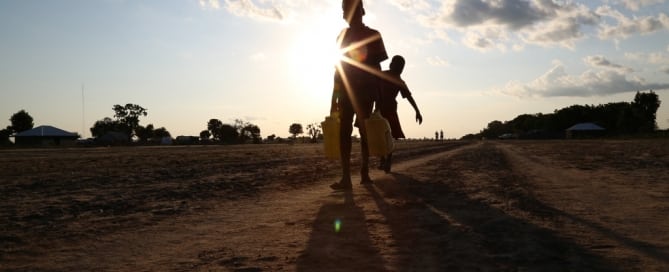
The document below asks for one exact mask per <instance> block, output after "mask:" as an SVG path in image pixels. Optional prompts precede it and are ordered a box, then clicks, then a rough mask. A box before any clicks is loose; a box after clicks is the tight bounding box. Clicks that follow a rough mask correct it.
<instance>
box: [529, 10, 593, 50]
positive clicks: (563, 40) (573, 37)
mask: <svg viewBox="0 0 669 272" xmlns="http://www.w3.org/2000/svg"><path fill="white" fill-rule="evenodd" d="M555 14H556V16H555V17H554V18H552V19H550V20H546V21H542V22H539V23H537V24H536V25H534V26H532V27H531V28H527V29H525V30H524V31H523V32H522V33H521V36H522V37H523V40H524V41H525V42H527V43H531V44H537V45H541V46H553V45H560V46H563V47H566V48H571V49H573V48H574V47H575V44H576V41H578V40H580V39H582V38H584V37H585V34H584V32H583V27H584V26H592V25H596V24H597V23H598V22H599V21H600V17H599V16H598V15H597V14H595V13H594V12H592V11H591V10H590V9H589V8H588V7H586V6H584V5H577V4H571V5H566V6H562V7H561V8H559V9H556V10H555Z"/></svg>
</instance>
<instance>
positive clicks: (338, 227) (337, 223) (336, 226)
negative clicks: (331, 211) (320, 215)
mask: <svg viewBox="0 0 669 272" xmlns="http://www.w3.org/2000/svg"><path fill="white" fill-rule="evenodd" d="M334 229H335V232H339V231H341V220H339V218H337V219H335V221H334Z"/></svg>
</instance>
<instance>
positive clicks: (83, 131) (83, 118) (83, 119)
mask: <svg viewBox="0 0 669 272" xmlns="http://www.w3.org/2000/svg"><path fill="white" fill-rule="evenodd" d="M84 105H85V104H84V84H83V83H81V138H86V129H85V127H86V108H85V107H84Z"/></svg>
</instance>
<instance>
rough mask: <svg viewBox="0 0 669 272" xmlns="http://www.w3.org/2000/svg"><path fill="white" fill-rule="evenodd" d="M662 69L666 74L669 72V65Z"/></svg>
mask: <svg viewBox="0 0 669 272" xmlns="http://www.w3.org/2000/svg"><path fill="white" fill-rule="evenodd" d="M660 71H662V72H663V73H665V74H669V66H664V67H662V68H660Z"/></svg>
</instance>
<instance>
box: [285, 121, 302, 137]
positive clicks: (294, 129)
mask: <svg viewBox="0 0 669 272" xmlns="http://www.w3.org/2000/svg"><path fill="white" fill-rule="evenodd" d="M288 132H290V134H293V139H296V138H297V135H299V134H302V133H304V130H302V124H298V123H293V124H292V125H290V128H288Z"/></svg>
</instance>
